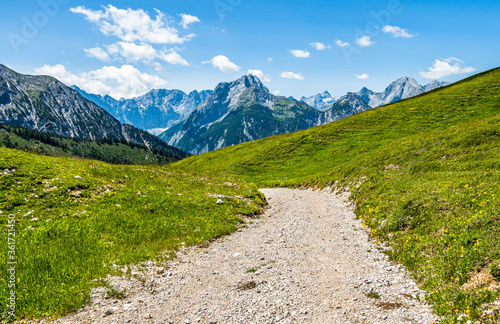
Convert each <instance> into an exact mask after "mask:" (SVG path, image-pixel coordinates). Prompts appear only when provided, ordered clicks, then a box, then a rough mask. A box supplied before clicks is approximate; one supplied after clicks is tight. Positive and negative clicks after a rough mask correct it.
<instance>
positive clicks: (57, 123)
mask: <svg viewBox="0 0 500 324" xmlns="http://www.w3.org/2000/svg"><path fill="white" fill-rule="evenodd" d="M0 123H4V124H8V125H12V126H18V127H24V128H28V129H31V130H36V131H41V132H46V133H51V134H56V135H61V136H66V137H71V138H78V139H89V140H98V139H106V140H112V141H121V142H125V143H130V144H134V145H142V146H145V147H146V148H148V149H156V150H159V151H162V152H169V153H172V155H176V156H179V157H185V156H186V154H185V152H182V151H181V150H179V149H177V148H173V147H170V146H168V145H166V144H165V143H164V142H162V141H161V140H159V139H158V138H157V137H155V136H153V135H151V134H149V133H147V132H145V131H143V130H140V129H137V128H135V127H134V126H131V125H124V124H121V123H120V122H119V121H118V120H117V119H116V118H114V117H113V116H111V115H110V114H109V113H108V112H106V111H105V110H104V109H103V108H101V107H99V106H98V105H96V104H95V103H94V102H92V101H90V100H87V99H85V98H83V97H82V96H81V95H80V94H79V93H78V92H77V91H76V90H74V89H71V88H69V87H67V86H66V85H64V84H63V83H61V82H59V81H57V80H56V79H54V78H52V77H49V76H31V75H23V74H20V73H17V72H15V71H13V70H11V69H9V68H7V67H6V66H3V65H1V64H0Z"/></svg>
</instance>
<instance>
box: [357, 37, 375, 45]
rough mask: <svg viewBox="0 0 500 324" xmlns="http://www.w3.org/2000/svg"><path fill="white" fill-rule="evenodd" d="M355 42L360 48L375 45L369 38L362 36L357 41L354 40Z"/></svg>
mask: <svg viewBox="0 0 500 324" xmlns="http://www.w3.org/2000/svg"><path fill="white" fill-rule="evenodd" d="M356 42H357V43H358V44H359V46H361V47H368V46H371V45H373V44H375V43H376V42H374V41H372V40H371V39H370V36H363V37H361V38H359V39H358V40H356Z"/></svg>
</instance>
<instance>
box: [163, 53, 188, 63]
mask: <svg viewBox="0 0 500 324" xmlns="http://www.w3.org/2000/svg"><path fill="white" fill-rule="evenodd" d="M158 57H159V58H160V59H162V60H163V61H165V62H167V63H170V64H172V65H184V66H189V63H188V62H187V61H186V60H185V59H183V58H182V56H180V55H179V54H178V53H177V52H175V51H174V50H171V51H169V52H161V53H160V54H159V55H158Z"/></svg>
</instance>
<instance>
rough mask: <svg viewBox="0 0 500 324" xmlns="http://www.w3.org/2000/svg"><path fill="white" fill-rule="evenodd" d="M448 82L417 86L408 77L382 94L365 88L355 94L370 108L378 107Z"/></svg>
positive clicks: (416, 83) (435, 81)
mask: <svg viewBox="0 0 500 324" xmlns="http://www.w3.org/2000/svg"><path fill="white" fill-rule="evenodd" d="M449 84H450V83H449V82H444V81H443V82H439V81H437V80H434V81H432V82H431V83H429V84H427V85H420V84H418V82H417V80H415V79H413V78H409V77H403V78H400V79H398V80H396V81H394V82H392V83H391V84H390V85H389V86H388V87H387V88H386V89H385V90H384V91H383V92H373V91H371V90H369V89H367V88H362V89H361V90H360V91H358V92H356V94H357V95H358V96H359V97H360V98H361V99H363V101H364V102H366V103H367V104H368V105H369V106H370V107H372V108H375V107H380V106H383V105H387V104H390V103H394V102H397V101H399V100H402V99H407V98H411V97H414V96H418V95H419V94H422V93H424V92H428V91H431V90H434V89H437V88H440V87H444V86H447V85H449Z"/></svg>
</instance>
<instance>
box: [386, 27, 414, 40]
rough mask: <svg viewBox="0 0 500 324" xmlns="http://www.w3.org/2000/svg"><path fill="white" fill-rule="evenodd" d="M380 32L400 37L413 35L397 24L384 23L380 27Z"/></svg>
mask: <svg viewBox="0 0 500 324" xmlns="http://www.w3.org/2000/svg"><path fill="white" fill-rule="evenodd" d="M382 32H384V33H386V34H388V33H390V34H392V36H394V37H402V38H412V37H414V36H415V35H412V34H410V33H408V29H402V28H401V27H398V26H390V25H385V26H384V27H383V28H382Z"/></svg>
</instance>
